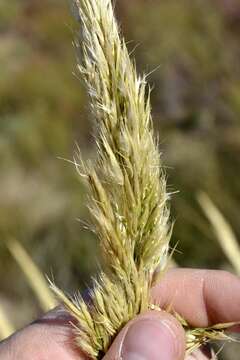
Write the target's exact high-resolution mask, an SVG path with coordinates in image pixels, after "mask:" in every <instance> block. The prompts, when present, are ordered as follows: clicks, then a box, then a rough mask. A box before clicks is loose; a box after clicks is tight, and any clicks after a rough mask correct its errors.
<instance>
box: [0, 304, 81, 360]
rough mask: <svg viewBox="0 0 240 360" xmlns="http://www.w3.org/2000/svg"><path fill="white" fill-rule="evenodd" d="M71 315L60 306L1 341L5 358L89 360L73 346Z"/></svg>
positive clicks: (2, 354) (1, 348) (1, 356)
mask: <svg viewBox="0 0 240 360" xmlns="http://www.w3.org/2000/svg"><path fill="white" fill-rule="evenodd" d="M70 321H72V318H71V317H70V316H69V315H68V314H67V313H66V311H64V310H63V309H60V308H57V309H55V310H53V311H50V312H49V313H47V314H46V315H45V316H44V317H42V318H41V319H39V320H37V321H35V322H34V323H32V324H31V325H29V326H27V327H26V328H24V329H22V330H21V331H19V332H17V333H15V334H14V335H13V336H11V337H10V338H8V339H6V340H5V341H3V342H1V343H0V359H4V360H17V359H24V360H37V359H58V360H87V359H86V357H84V356H83V355H82V354H80V352H79V351H78V350H77V349H76V348H75V347H74V345H73V344H74V340H73V332H72V326H71V325H70Z"/></svg>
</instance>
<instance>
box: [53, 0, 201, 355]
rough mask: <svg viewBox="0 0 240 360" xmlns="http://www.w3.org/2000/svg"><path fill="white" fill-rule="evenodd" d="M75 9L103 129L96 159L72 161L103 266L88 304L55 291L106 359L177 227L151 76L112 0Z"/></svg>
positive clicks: (146, 296)
mask: <svg viewBox="0 0 240 360" xmlns="http://www.w3.org/2000/svg"><path fill="white" fill-rule="evenodd" d="M74 9H75V12H76V15H77V17H78V20H79V22H80V25H81V26H80V34H79V41H78V42H77V43H76V47H77V50H78V52H79V59H80V60H79V65H78V68H79V71H80V73H81V76H82V77H83V78H84V80H85V84H86V86H87V89H88V93H89V96H90V99H91V108H92V112H93V116H94V119H95V127H96V128H97V133H98V140H97V160H96V163H94V164H89V165H84V164H83V162H82V160H81V157H78V158H77V157H76V158H75V159H74V162H75V164H76V167H77V170H78V172H79V173H80V174H81V175H82V176H83V177H84V178H85V179H86V180H87V183H88V186H89V193H90V196H91V202H90V211H91V214H92V216H93V218H94V221H95V229H96V233H97V234H98V238H99V243H100V246H101V249H102V255H103V259H104V261H105V268H104V271H102V272H101V274H100V275H99V277H98V279H97V280H95V283H94V287H93V289H92V291H91V301H90V302H89V303H88V304H86V303H85V302H84V300H83V299H82V298H81V296H80V295H78V296H76V297H75V298H73V299H70V298H67V297H66V295H65V294H64V293H63V292H62V291H61V290H59V289H58V288H57V287H56V286H55V285H53V284H52V289H53V291H54V292H55V294H56V295H57V297H58V298H59V299H60V300H61V301H62V302H63V303H64V304H65V306H66V308H67V309H68V310H69V311H70V313H71V314H72V315H73V316H74V317H75V318H76V321H77V325H76V328H75V334H76V343H77V345H78V346H79V347H80V348H81V349H82V350H83V351H84V352H85V353H86V354H87V355H88V356H89V357H90V358H92V359H100V358H101V357H102V356H103V355H104V354H105V353H106V351H107V350H108V348H109V346H110V345H111V342H112V340H113V339H114V337H115V336H116V334H117V333H118V332H119V331H120V330H121V328H122V327H123V326H124V325H125V324H126V323H127V322H128V321H129V320H130V319H132V318H133V317H135V316H136V315H137V314H140V313H142V312H144V311H146V310H147V309H149V307H150V308H151V306H150V289H151V287H152V285H153V283H154V282H155V281H156V280H157V279H158V278H159V277H160V276H161V274H162V272H163V271H164V269H165V267H166V262H167V260H168V254H167V253H168V244H169V239H170V235H171V227H172V226H171V224H170V221H169V209H168V199H169V194H168V193H167V191H166V179H165V174H164V171H163V167H162V164H161V157H160V154H159V151H158V143H157V141H156V140H155V139H154V136H153V124H152V118H151V106H150V89H149V87H148V86H147V84H146V76H144V75H143V76H138V75H137V73H136V68H135V64H134V63H133V62H132V61H131V59H130V57H129V54H128V51H127V47H126V43H125V41H124V40H123V38H122V37H121V36H120V35H119V29H118V26H117V23H116V20H115V17H114V12H113V7H112V3H111V1H110V0H74ZM195 339H196V341H198V340H197V336H196V337H195ZM190 340H191V339H190Z"/></svg>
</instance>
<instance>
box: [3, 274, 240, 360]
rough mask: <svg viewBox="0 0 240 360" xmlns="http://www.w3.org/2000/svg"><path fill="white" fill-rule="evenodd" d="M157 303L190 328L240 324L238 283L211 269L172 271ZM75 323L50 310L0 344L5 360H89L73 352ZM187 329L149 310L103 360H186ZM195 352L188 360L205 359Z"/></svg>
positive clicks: (155, 294)
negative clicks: (70, 324) (229, 323)
mask: <svg viewBox="0 0 240 360" xmlns="http://www.w3.org/2000/svg"><path fill="white" fill-rule="evenodd" d="M152 297H153V302H157V303H158V304H159V305H160V307H162V308H164V307H166V306H167V305H171V306H172V308H174V310H175V311H176V312H178V313H179V314H181V315H182V317H183V318H184V319H186V320H187V321H188V323H189V324H191V325H192V326H195V327H207V326H210V325H213V324H216V323H226V322H233V321H234V322H237V321H239V320H240V280H239V278H238V277H236V276H234V275H232V274H230V273H227V272H224V271H213V270H192V269H176V270H171V271H169V272H168V273H167V274H166V275H165V276H164V278H163V279H162V281H161V282H160V284H158V285H156V286H155V287H154V288H153V289H152ZM69 321H73V319H72V318H70V317H69V315H68V314H67V313H66V312H65V311H64V310H62V309H60V308H58V309H56V310H53V311H50V312H49V313H47V314H46V315H45V316H43V317H42V318H41V319H40V320H38V321H35V322H34V323H33V324H31V325H28V326H27V327H26V328H24V329H23V330H21V331H19V332H17V333H16V334H14V335H13V336H11V337H10V338H9V339H6V340H5V341H3V342H1V343H0V359H4V360H52V359H54V360H55V359H56V360H88V359H87V357H86V356H85V355H84V354H81V353H80V352H79V350H78V349H76V348H74V345H73V344H74V341H73V332H72V327H71V326H69ZM184 353H185V336H184V330H183V329H182V327H181V326H180V324H179V323H178V322H177V321H176V319H175V318H173V317H172V316H171V315H169V314H167V313H165V312H164V311H162V312H158V311H149V312H147V313H145V314H142V315H139V316H138V317H136V318H135V319H133V320H132V321H130V322H129V323H128V324H127V325H126V326H125V327H124V328H123V329H122V330H121V332H120V333H119V334H118V336H117V337H116V339H115V340H114V342H113V344H112V346H111V348H110V349H109V351H108V353H107V354H106V355H105V357H104V360H148V359H149V360H163V359H164V360H183V359H184V358H185V357H184ZM209 358H210V357H209V356H208V355H204V354H203V353H202V352H196V353H195V354H193V355H190V356H188V357H187V358H185V360H191V359H195V360H206V359H209Z"/></svg>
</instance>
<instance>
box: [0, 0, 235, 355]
mask: <svg viewBox="0 0 240 360" xmlns="http://www.w3.org/2000/svg"><path fill="white" fill-rule="evenodd" d="M116 12H117V16H118V19H119V21H120V23H121V27H122V32H123V33H124V36H125V38H126V39H127V40H128V41H129V43H128V46H129V49H130V50H132V49H134V48H135V47H136V45H137V47H136V48H135V51H134V56H135V57H136V61H137V67H138V69H139V71H146V72H149V73H151V75H149V81H150V83H151V85H152V86H153V87H154V89H153V92H152V105H153V117H154V124H155V127H156V132H157V133H158V134H159V138H160V142H161V150H162V151H163V158H164V163H165V165H166V166H167V173H168V184H169V189H170V190H171V191H176V190H179V192H178V193H176V194H175V195H174V196H173V199H172V216H173V218H174V219H175V220H176V222H175V227H174V232H173V239H172V244H176V242H178V248H177V252H176V254H175V260H176V261H177V263H178V264H179V265H181V266H192V267H207V268H218V269H221V268H223V269H230V270H233V269H232V267H231V265H230V263H229V262H228V260H227V257H226V255H225V254H224V252H223V251H222V250H221V247H220V245H219V243H218V241H217V238H216V234H215V232H214V229H213V228H212V227H211V225H210V223H209V219H208V218H207V217H206V215H205V214H204V211H203V210H202V209H201V207H200V205H199V202H198V200H197V197H198V194H199V192H200V191H204V192H205V193H207V195H208V196H209V197H210V198H211V200H212V201H213V202H214V204H215V206H216V207H217V208H218V210H219V211H220V212H221V214H222V215H223V216H224V217H225V218H226V219H227V221H228V222H229V224H230V226H231V228H232V229H233V230H234V232H235V235H236V238H240V222H239V205H240V182H239V176H240V46H239V42H240V3H239V1H238V0H154V1H153V0H131V1H127V0H121V1H117V2H116ZM74 29H76V24H75V23H74V20H73V19H72V17H71V14H70V8H69V4H68V2H67V1H65V0H41V1H38V0H21V1H19V0H11V1H7V0H2V1H1V2H0V65H1V66H0V274H1V282H0V303H1V304H2V306H3V308H4V311H5V312H6V314H8V315H9V317H10V319H11V321H12V322H13V323H14V325H15V326H16V327H17V328H18V327H20V326H22V325H24V324H26V323H27V322H28V321H30V320H32V319H33V318H34V317H35V316H36V315H37V314H39V312H40V309H39V305H38V302H37V301H36V299H35V296H34V294H33V292H32V289H31V287H29V284H28V282H27V281H26V278H25V277H24V275H23V273H22V272H21V271H20V270H19V267H18V264H17V263H16V261H15V260H14V259H13V257H12V256H11V255H10V252H9V250H8V249H7V246H6V243H7V242H8V241H9V240H10V239H13V238H14V239H17V240H18V241H19V242H20V243H21V244H22V245H23V246H24V247H25V249H27V251H28V253H29V254H30V255H31V257H32V259H33V260H34V262H35V263H36V264H37V265H38V267H39V268H40V269H41V270H42V272H43V273H44V274H48V275H49V276H50V277H54V279H55V281H56V283H57V284H58V285H59V286H61V287H62V288H64V289H66V290H67V291H69V292H71V291H73V290H75V289H78V288H83V287H84V286H85V284H86V283H88V282H89V279H90V276H91V275H92V274H94V273H95V271H96V270H97V268H98V264H99V260H98V253H97V250H96V249H97V247H96V239H95V238H94V235H93V234H91V233H90V232H89V231H86V230H85V229H84V225H83V224H84V223H85V222H88V221H89V214H88V211H87V207H86V200H87V196H86V189H85V188H84V186H83V184H82V183H81V181H80V180H79V178H78V176H77V174H76V172H75V170H74V167H73V166H72V165H71V164H69V163H67V162H66V161H63V160H60V159H59V157H60V158H67V159H71V158H72V156H73V152H74V149H75V143H76V142H77V143H78V144H79V146H80V148H81V150H82V152H83V155H84V157H86V158H88V157H92V156H94V139H93V135H92V134H93V133H94V122H93V121H92V119H91V116H90V113H89V109H88V104H87V97H86V94H85V90H84V87H83V86H82V84H81V83H80V81H79V80H78V79H77V76H74V75H73V72H75V54H74V50H73V47H72V40H73V37H74ZM154 69H155V71H153V72H152V70H154ZM78 219H80V221H78ZM238 351H239V350H238ZM225 359H235V358H234V356H233V355H231V353H229V354H228V355H227V357H225Z"/></svg>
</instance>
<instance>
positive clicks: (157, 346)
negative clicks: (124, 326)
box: [120, 319, 178, 360]
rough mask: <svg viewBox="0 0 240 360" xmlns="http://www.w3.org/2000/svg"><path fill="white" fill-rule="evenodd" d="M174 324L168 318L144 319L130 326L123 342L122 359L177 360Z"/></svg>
mask: <svg viewBox="0 0 240 360" xmlns="http://www.w3.org/2000/svg"><path fill="white" fill-rule="evenodd" d="M173 327H174V325H172V324H171V323H170V321H168V320H165V319H164V320H160V319H159V321H158V320H155V319H143V320H138V321H136V322H135V323H134V324H133V325H132V326H130V327H129V329H128V331H127V333H126V335H125V338H124V340H123V343H122V349H121V357H120V358H121V359H122V360H175V359H176V356H177V354H178V349H177V339H176V336H175V332H174V328H173Z"/></svg>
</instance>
